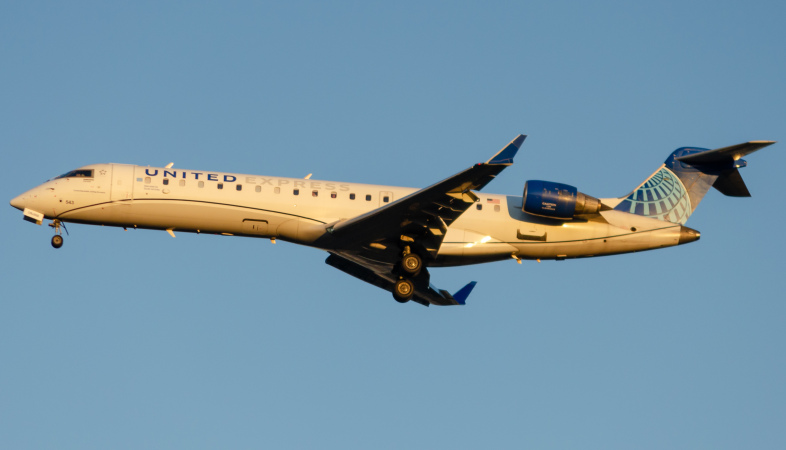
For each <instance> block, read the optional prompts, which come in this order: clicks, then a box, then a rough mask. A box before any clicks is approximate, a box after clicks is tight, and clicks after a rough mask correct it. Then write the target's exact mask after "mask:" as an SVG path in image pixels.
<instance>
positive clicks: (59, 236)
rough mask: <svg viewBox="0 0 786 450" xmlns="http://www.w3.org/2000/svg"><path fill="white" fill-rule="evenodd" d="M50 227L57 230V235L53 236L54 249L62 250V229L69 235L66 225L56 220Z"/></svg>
mask: <svg viewBox="0 0 786 450" xmlns="http://www.w3.org/2000/svg"><path fill="white" fill-rule="evenodd" d="M49 226H50V227H52V228H54V229H55V235H54V236H52V247H54V248H60V247H62V246H63V233H62V232H61V231H60V227H61V226H62V228H63V229H64V230H65V232H66V234H68V228H66V226H65V223H63V222H61V221H60V219H55V220H53V221H52V223H50V224H49Z"/></svg>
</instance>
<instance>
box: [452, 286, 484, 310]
mask: <svg viewBox="0 0 786 450" xmlns="http://www.w3.org/2000/svg"><path fill="white" fill-rule="evenodd" d="M476 284H478V282H477V281H470V282H469V283H467V285H466V286H464V287H463V288H461V289H459V290H458V291H457V292H456V293H455V294H453V300H455V301H456V303H458V304H459V305H466V304H467V297H469V293H470V292H472V289H474V288H475V285H476Z"/></svg>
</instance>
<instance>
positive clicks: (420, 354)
mask: <svg viewBox="0 0 786 450" xmlns="http://www.w3.org/2000/svg"><path fill="white" fill-rule="evenodd" d="M784 14H786V11H785V10H784V6H783V5H782V3H780V2H756V1H754V2H707V1H699V2H685V1H680V2H660V3H657V4H656V3H648V4H638V3H635V2H634V3H629V2H603V1H601V2H482V3H481V2H430V3H426V4H423V3H422V2H384V3H372V2H335V3H325V2H289V3H286V4H285V3H262V2H129V3H123V4H116V3H105V2H84V3H69V4H67V5H66V4H63V3H62V2H51V3H50V2H4V3H2V4H0V61H3V63H2V67H3V69H2V70H0V81H2V85H3V89H2V90H0V148H1V149H2V151H1V152H0V158H2V159H0V161H2V166H3V168H4V169H5V176H3V177H0V191H1V192H2V194H3V195H2V196H0V197H2V198H4V199H6V201H8V200H10V199H11V198H12V197H14V196H16V195H18V194H20V193H21V192H23V191H25V190H27V189H29V188H31V187H33V186H35V185H36V184H39V183H40V182H42V181H44V180H46V179H48V178H51V177H53V176H55V175H58V174H60V173H63V172H66V171H68V170H71V169H74V168H76V167H79V166H82V165H85V164H90V163H97V162H120V163H133V164H141V165H148V164H149V165H158V166H160V165H163V164H166V163H168V162H170V161H174V162H175V166H176V167H182V168H189V169H199V170H214V171H222V172H241V173H254V174H263V175H280V176H292V177H302V176H305V175H306V174H308V173H314V178H318V179H328V180H346V181H356V182H367V183H378V184H391V185H402V186H413V187H422V186H427V185H429V184H431V183H433V182H435V181H437V180H439V179H442V178H444V177H446V176H448V175H451V174H453V173H455V172H458V171H459V170H462V169H464V168H466V167H467V166H469V165H471V164H473V163H476V162H479V161H484V160H485V159H487V158H488V157H489V156H490V155H492V154H493V153H494V152H496V151H497V150H498V149H499V148H501V147H502V146H503V145H504V144H506V143H507V142H509V141H510V140H511V139H512V138H513V137H514V136H516V135H517V134H518V133H525V134H528V135H529V138H528V139H527V141H526V142H525V144H524V146H523V148H522V150H521V152H520V153H519V156H518V158H517V160H516V164H515V165H514V166H513V167H511V168H509V169H507V170H506V171H505V172H504V173H503V174H502V175H501V176H500V177H499V178H498V179H496V180H495V181H494V182H492V183H491V184H490V185H489V186H487V188H486V190H487V191H488V192H494V193H505V194H513V195H520V192H521V190H522V188H523V184H524V182H525V181H526V180H527V179H546V180H553V181H557V182H564V183H569V184H572V185H575V186H577V187H578V188H579V190H581V191H582V192H585V193H587V194H590V195H593V196H596V197H611V196H621V195H624V194H626V193H628V192H629V191H630V190H631V189H632V188H633V187H635V186H636V185H637V184H638V183H639V182H641V181H642V180H643V179H644V178H645V177H646V176H648V175H649V174H650V173H652V171H654V170H655V168H656V167H657V166H658V165H659V164H660V163H661V162H662V161H663V160H664V159H665V158H666V157H667V156H668V154H669V153H670V152H671V151H672V150H674V149H675V148H678V147H682V146H700V147H706V148H717V147H723V146H727V145H732V144H736V143H740V142H745V141H748V140H765V139H769V140H781V141H782V140H784V131H785V127H784V123H786V120H784V119H786V89H784V84H783V80H786V58H785V57H784V56H785V55H784V50H783V43H784V42H786V31H784V28H783V26H782V18H783V17H784ZM782 146H783V144H782V143H779V144H776V145H774V146H772V147H769V148H767V149H764V150H762V151H761V152H758V153H756V154H754V155H751V156H750V157H748V158H747V159H748V162H749V167H748V168H746V169H744V170H743V171H742V174H743V177H744V178H745V180H746V182H747V184H748V186H749V188H750V190H751V192H752V193H753V197H752V198H750V199H736V198H726V197H723V196H722V195H721V194H720V193H718V192H716V191H712V192H710V193H709V194H708V196H707V197H706V198H705V200H704V201H703V202H702V204H701V206H700V207H699V208H698V209H697V210H696V212H695V213H694V215H693V216H692V217H691V220H690V221H689V222H688V225H689V226H690V227H692V228H695V229H697V230H699V231H701V232H702V239H701V240H700V241H698V242H696V243H693V244H690V245H686V246H681V247H678V248H670V249H665V250H661V251H656V252H644V253H637V254H632V255H620V256H614V257H607V258H596V259H587V260H578V261H562V262H554V261H544V262H543V263H541V264H538V263H534V262H528V263H525V264H523V265H521V266H519V265H517V264H515V263H513V262H512V261H511V262H500V263H493V264H486V265H479V266H470V267H462V268H453V269H434V270H433V271H432V280H433V281H434V283H435V284H437V285H439V286H440V287H442V288H445V289H448V290H451V291H452V290H455V289H457V288H458V287H460V286H462V285H463V284H464V283H466V282H467V281H469V280H477V281H478V285H477V288H476V289H475V291H474V292H473V294H472V296H471V297H470V298H469V302H468V305H467V306H465V307H455V308H434V307H432V308H428V309H426V308H423V307H421V306H419V305H416V304H407V305H399V304H398V303H396V302H394V301H393V299H392V298H391V296H390V294H389V293H386V292H384V291H381V290H379V289H377V288H375V287H373V286H371V285H366V284H364V283H361V282H359V281H357V280H355V279H353V278H351V277H349V276H347V275H345V274H343V273H341V272H338V271H336V270H335V269H333V268H331V267H329V266H327V265H325V264H324V259H325V257H326V255H325V254H323V253H321V252H319V251H317V250H313V249H308V248H302V247H297V246H294V245H292V244H288V243H283V242H279V243H278V244H276V245H271V244H270V242H269V241H266V240H253V239H247V238H227V237H217V236H204V235H199V236H195V235H193V236H192V235H188V234H184V233H181V234H178V236H177V239H172V238H171V237H169V236H168V235H167V234H166V233H164V232H155V231H128V232H124V231H123V230H122V229H114V228H99V227H90V226H84V225H72V226H70V227H69V231H70V233H71V234H70V235H69V236H67V237H66V240H65V245H64V246H63V248H61V249H60V250H57V251H55V250H54V249H52V248H51V247H50V245H49V239H50V237H51V231H50V230H49V229H48V228H46V227H36V226H33V225H31V224H30V223H27V222H24V221H23V220H22V215H21V213H20V212H19V211H17V210H15V209H13V208H11V207H10V206H7V207H5V208H3V209H0V214H2V216H1V219H0V220H2V229H3V232H4V233H3V234H4V238H3V239H2V240H0V242H2V244H0V245H2V247H1V248H2V250H1V251H0V269H1V270H0V278H1V279H2V281H3V282H2V296H1V299H0V447H3V448H14V449H26V448H36V449H37V448H59V449H67V448H79V449H86V448H117V449H122V448H129V449H132V448H134V449H135V448H261V447H267V448H342V449H344V448H391V449H394V448H413V447H414V448H450V449H456V448H480V447H501V448H522V447H529V448H577V447H581V448H603V449H629V448H639V449H648V448H653V449H661V448H691V449H696V448H713V449H723V448H740V447H743V446H744V447H748V448H762V449H766V448H784V446H786V434H784V433H783V423H784V421H786V387H785V386H786V384H784V379H786V362H785V361H784V354H786V352H784V345H786V330H785V329H784V326H783V324H784V320H785V319H786V303H785V302H784V299H785V298H786V295H784V293H785V292H784V291H785V290H784V288H783V284H782V279H783V274H784V272H783V263H782V254H783V252H784V250H786V245H785V241H786V239H785V238H784V234H783V233H782V232H781V230H780V224H782V223H783V222H784V220H785V219H786V208H784V207H783V205H782V203H783V202H782V199H781V194H780V188H779V187H778V186H779V184H778V180H780V179H781V178H782V176H783V168H784V167H786V156H785V154H784V151H783V150H782V148H781V147H782Z"/></svg>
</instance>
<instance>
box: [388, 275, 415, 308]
mask: <svg viewBox="0 0 786 450" xmlns="http://www.w3.org/2000/svg"><path fill="white" fill-rule="evenodd" d="M414 294H415V284H414V283H413V282H412V281H411V280H407V279H403V278H402V279H401V280H398V281H396V285H395V286H393V298H395V299H396V301H397V302H399V303H406V302H408V301H409V300H410V299H411V298H412V295H414Z"/></svg>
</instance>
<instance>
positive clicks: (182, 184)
mask: <svg viewBox="0 0 786 450" xmlns="http://www.w3.org/2000/svg"><path fill="white" fill-rule="evenodd" d="M177 184H179V185H181V186H185V185H186V180H180V181H178V183H177Z"/></svg>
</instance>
